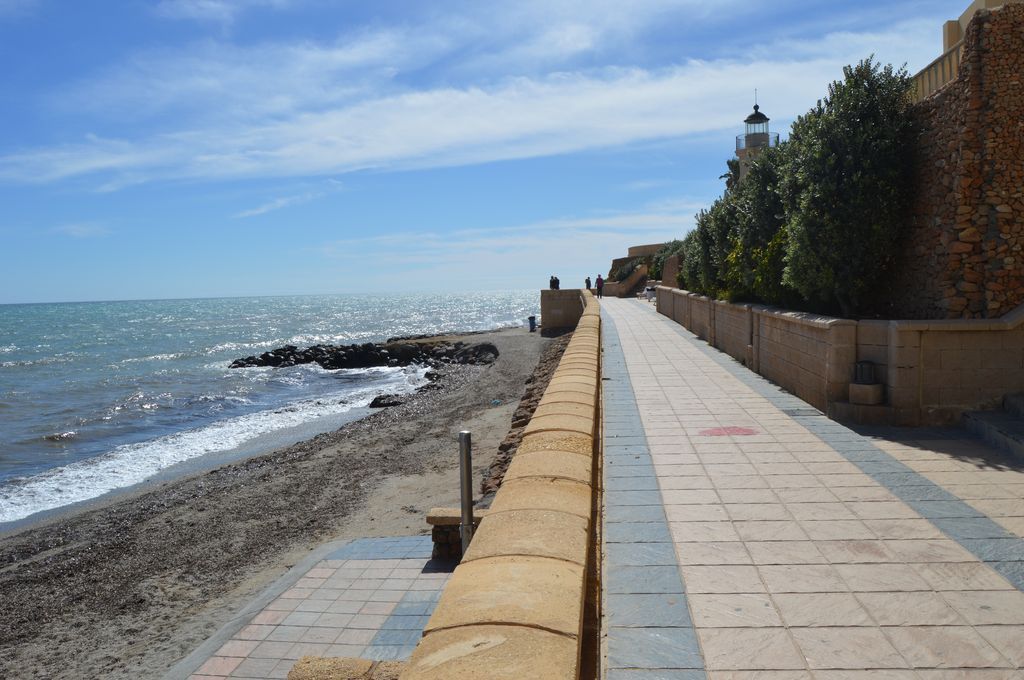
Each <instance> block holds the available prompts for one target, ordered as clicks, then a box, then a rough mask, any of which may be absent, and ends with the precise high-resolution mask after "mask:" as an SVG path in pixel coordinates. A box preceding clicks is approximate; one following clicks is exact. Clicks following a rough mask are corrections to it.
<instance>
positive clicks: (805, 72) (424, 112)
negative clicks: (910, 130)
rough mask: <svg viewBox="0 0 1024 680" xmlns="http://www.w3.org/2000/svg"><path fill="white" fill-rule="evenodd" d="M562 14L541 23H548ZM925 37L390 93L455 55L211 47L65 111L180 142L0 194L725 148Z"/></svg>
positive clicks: (383, 48)
mask: <svg viewBox="0 0 1024 680" xmlns="http://www.w3.org/2000/svg"><path fill="white" fill-rule="evenodd" d="M576 4H577V3H574V2H563V3H561V4H557V5H555V6H554V9H552V10H543V11H547V12H548V14H551V13H552V12H554V13H555V14H556V15H557V16H555V18H556V19H558V18H559V17H561V16H563V15H564V16H569V15H570V14H571V12H569V11H568V10H571V9H572V8H573V7H575V6H576ZM674 4H679V3H670V4H668V5H666V3H659V2H653V1H651V2H644V3H641V5H640V8H639V10H638V12H639V13H640V14H642V15H643V14H644V12H645V11H646V12H647V14H646V15H644V16H647V17H648V18H650V17H652V16H656V15H657V13H658V12H659V11H664V10H665V7H667V6H672V5H674ZM601 6H602V7H603V8H604V9H605V10H607V12H608V16H609V17H616V16H621V15H622V14H623V13H624V12H625V10H624V9H622V8H621V7H620V5H619V4H618V3H612V2H607V3H602V4H601ZM521 12H522V14H523V16H537V15H538V13H542V10H540V9H537V5H536V3H527V4H526V5H525V9H522V10H521ZM531 12H532V14H531ZM596 14H598V13H592V14H590V15H587V16H595V15H596ZM556 24H557V22H556ZM594 30H597V31H598V34H599V33H600V30H603V29H594V28H593V27H591V28H587V29H580V31H579V32H577V33H573V32H572V31H570V33H569V36H568V37H567V38H566V40H565V45H568V47H566V46H564V45H563V46H561V47H559V46H558V45H557V41H555V43H556V47H555V49H556V51H566V50H568V51H572V50H577V49H586V46H587V45H588V44H589V43H592V42H593V40H594V38H593V37H592V34H591V31H594ZM933 32H934V27H933V26H932V25H931V24H927V25H925V24H924V23H922V22H916V21H915V22H909V23H904V24H898V25H895V26H892V27H891V28H889V29H887V30H885V31H881V32H872V33H861V34H854V33H849V32H842V33H836V34H832V35H825V36H822V37H820V38H818V39H816V40H810V41H802V42H795V41H792V40H787V41H785V42H783V43H765V44H761V45H752V46H750V49H749V51H748V52H747V53H745V55H744V58H745V59H747V60H746V61H739V60H734V59H718V60H709V61H700V60H690V61H687V62H685V63H681V64H677V65H674V66H669V67H666V68H660V69H644V68H614V67H610V68H604V69H600V70H587V71H579V70H577V71H564V72H557V71H556V72H549V73H545V74H541V75H537V76H522V77H514V76H513V77H505V78H501V79H498V80H496V81H493V82H488V83H487V84H472V83H469V84H464V85H445V86H435V87H422V88H420V89H410V87H409V86H408V85H406V86H397V85H394V84H392V83H390V75H392V74H393V73H394V72H396V71H400V70H401V69H403V68H411V67H412V65H413V64H414V63H415V62H416V60H417V58H421V57H422V55H424V54H426V55H428V57H427V58H428V59H429V58H434V57H436V58H441V57H442V56H444V55H446V54H449V53H450V51H451V50H452V49H454V48H453V46H452V45H451V44H449V43H448V42H446V39H445V38H443V37H439V36H438V35H435V34H431V33H430V32H427V33H425V34H424V36H425V37H421V38H416V37H415V36H416V35H418V32H417V31H412V30H408V31H407V30H405V29H400V30H399V29H396V30H394V31H383V32H376V33H367V34H363V35H361V36H358V37H353V38H350V39H349V40H348V41H347V42H338V43H337V44H330V45H322V44H313V43H303V44H297V45H269V46H260V47H258V48H244V49H243V48H234V47H229V46H223V45H218V44H213V43H211V44H209V45H206V46H203V47H202V48H201V49H199V50H197V52H196V53H195V54H194V55H191V56H182V55H176V54H166V55H148V57H146V58H143V59H141V60H140V61H139V63H138V64H136V65H134V66H131V67H125V68H124V69H123V70H121V71H118V72H114V73H111V74H108V75H107V76H106V77H105V78H103V79H101V80H100V81H99V82H98V83H95V84H93V85H90V86H86V85H82V86H80V88H78V89H77V90H75V91H73V92H72V94H71V96H70V97H69V101H71V102H72V105H75V106H78V105H82V106H84V105H85V103H86V102H87V101H89V100H90V99H94V100H96V101H98V102H102V103H103V104H102V105H97V107H96V108H97V109H99V108H103V107H104V106H105V107H107V108H108V109H109V108H120V109H127V110H139V109H141V110H143V111H145V110H146V108H147V106H148V107H150V109H151V113H152V114H153V115H156V114H166V113H168V112H170V113H172V114H179V113H181V110H182V109H184V114H183V115H168V116H167V119H169V120H180V121H184V123H183V124H182V125H181V126H180V127H177V128H165V129H163V130H158V131H156V132H152V133H149V134H142V135H138V136H134V137H129V136H126V137H124V138H122V139H109V138H99V137H90V138H86V139H85V140H83V141H81V142H78V143H68V144H64V145H58V146H54V147H44V148H39V149H28V150H25V151H21V152H18V153H13V154H10V155H7V156H5V157H0V178H4V179H7V180H13V181H33V182H48V181H54V180H58V179H61V178H67V177H79V176H94V177H97V178H98V179H99V181H100V183H101V184H102V185H103V186H105V187H107V188H116V187H118V186H122V185H124V184H126V183H134V182H142V181H151V180H155V179H181V178H185V179H229V178H251V177H296V176H318V175H324V174H335V173H345V172H351V171H354V170H359V169H366V168H385V169H402V168H424V167H440V166H451V165H462V164H473V163H486V162H492V161H500V160H508V159H519V158H529V157H536V156H545V155H553V154H563V153H572V152H578V151H584V150H590V149H599V148H608V147H615V146H621V145H629V144H634V143H638V142H649V141H653V140H660V139H666V138H672V137H685V136H692V135H701V134H716V135H722V136H731V135H732V134H734V133H735V132H736V131H737V128H739V125H740V121H741V119H742V116H743V115H744V114H745V113H746V111H747V110H748V108H749V105H750V99H751V93H752V91H753V90H754V88H755V87H756V88H758V89H759V91H760V92H761V103H762V108H763V109H764V110H765V112H767V113H768V114H769V115H770V116H772V119H773V124H774V126H775V129H777V130H779V129H782V127H783V126H784V125H785V123H786V122H788V121H789V120H792V118H793V117H795V116H796V115H798V114H800V113H803V112H804V111H806V110H807V109H808V108H809V107H810V106H811V105H812V104H813V102H814V101H815V100H816V99H817V98H819V97H820V96H822V95H823V94H824V92H825V87H826V85H827V83H828V82H829V81H831V80H833V79H835V78H838V77H840V76H841V70H840V69H841V66H842V65H844V64H846V63H851V62H854V61H856V60H858V59H861V58H863V57H864V56H866V55H867V54H869V53H871V52H875V53H876V54H878V56H879V58H880V59H882V60H893V59H894V55H893V54H890V53H889V52H893V53H897V52H898V56H900V57H902V58H901V59H900V61H903V60H906V61H910V62H911V63H912V64H913V63H917V62H922V61H923V63H927V61H928V60H930V59H931V58H932V56H933V55H931V54H930V51H931V43H932V40H931V38H932V37H933V36H932V35H931V34H932V33H933ZM540 35H543V32H541V33H540ZM751 55H752V56H751ZM922 55H927V56H922ZM366 73H372V74H373V75H371V76H368V77H365V74H366ZM180 102H185V104H181V103H180ZM164 125H165V126H166V125H169V124H168V123H166V122H165V123H164Z"/></svg>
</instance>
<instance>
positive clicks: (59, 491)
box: [0, 367, 426, 523]
mask: <svg viewBox="0 0 1024 680" xmlns="http://www.w3.org/2000/svg"><path fill="white" fill-rule="evenodd" d="M353 373H354V374H355V372H353ZM361 373H372V374H373V375H374V378H375V379H374V381H373V384H372V385H367V386H364V387H356V388H355V389H353V390H351V391H348V392H346V393H345V395H344V401H343V402H340V403H339V401H338V399H337V398H332V399H330V400H326V398H321V399H317V400H304V401H298V402H294V403H291V404H289V405H287V406H283V407H278V408H275V409H272V410H268V411H260V412H257V413H251V414H248V415H244V416H238V417H235V418H230V419H227V420H223V421H219V422H216V423H213V424H211V425H209V426H206V427H202V428H198V429H195V430H187V431H184V432H178V433H175V434H172V435H168V436H165V437H160V438H158V439H154V440H152V441H148V442H142V443H139V444H130V445H125V446H119V447H118V448H116V449H114V450H113V451H111V452H110V453H107V454H105V455H102V456H97V457H95V458H90V459H87V460H83V461H79V462H77V463H72V464H71V465H67V466H64V467H59V468H54V469H52V470H48V471H46V472H43V473H41V474H38V475H35V476H32V477H28V478H23V479H18V480H12V481H11V482H10V483H8V484H6V485H4V486H2V487H0V523H2V522H12V521H15V520H19V519H23V518H25V517H28V516H30V515H33V514H35V513H37V512H42V511H44V510H52V509H54V508H59V507H62V506H65V505H69V504H71V503H77V502H79V501H85V500H89V499H91V498H96V497H97V496H101V495H103V494H104V493H107V492H109V491H113V490H115V489H121V488H124V487H128V486H131V485H133V484H138V483H139V482H143V481H145V480H147V479H149V478H150V477H153V476H154V475H156V474H157V473H159V472H160V471H161V470H164V469H166V468H168V467H170V466H172V465H174V464H176V463H181V462H183V461H187V460H191V459H194V458H198V457H200V456H203V455H207V454H211V453H218V452H222V451H229V450H231V449H234V448H237V447H239V446H243V445H245V444H246V443H248V442H251V441H252V440H254V439H256V438H257V437H260V436H261V435H266V434H268V433H271V432H274V431H276V430H281V429H284V428H288V427H294V426H296V425H302V424H303V423H307V422H310V421H312V420H316V419H318V418H321V417H323V416H328V415H337V414H340V413H344V412H347V411H350V410H351V409H353V408H358V407H361V406H366V405H368V404H369V403H370V401H372V400H373V398H374V397H375V396H377V395H379V394H384V393H389V394H403V393H409V392H412V391H413V390H415V389H416V388H417V387H418V386H420V385H422V384H423V383H424V382H425V378H424V375H425V373H426V369H421V368H415V367H409V368H405V369H402V368H377V369H367V370H365V371H361Z"/></svg>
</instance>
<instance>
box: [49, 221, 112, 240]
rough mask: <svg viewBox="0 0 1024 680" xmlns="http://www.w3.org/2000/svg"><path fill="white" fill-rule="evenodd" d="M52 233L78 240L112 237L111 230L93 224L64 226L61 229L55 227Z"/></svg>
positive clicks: (83, 223) (82, 223) (80, 223)
mask: <svg viewBox="0 0 1024 680" xmlns="http://www.w3.org/2000/svg"><path fill="white" fill-rule="evenodd" d="M52 231H53V232H54V233H56V234H62V235H64V236H70V237H71V238H76V239H91V238H103V237H106V236H110V234H111V231H110V229H108V228H107V227H105V226H103V225H101V224H95V223H92V222H77V223H74V224H62V225H60V226H59V227H54V228H53V229H52Z"/></svg>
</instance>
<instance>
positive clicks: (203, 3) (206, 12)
mask: <svg viewBox="0 0 1024 680" xmlns="http://www.w3.org/2000/svg"><path fill="white" fill-rule="evenodd" d="M289 4H291V2H290V1H289V0H160V3H159V4H158V5H157V6H156V12H157V14H158V15H160V16H163V17H166V18H168V19H192V20H195V21H209V22H214V23H219V24H229V23H231V22H233V21H234V20H235V18H236V17H237V16H238V15H239V14H241V13H242V12H245V11H246V10H249V9H253V8H256V7H275V8H282V7H286V6H288V5H289Z"/></svg>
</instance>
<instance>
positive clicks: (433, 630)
mask: <svg viewBox="0 0 1024 680" xmlns="http://www.w3.org/2000/svg"><path fill="white" fill-rule="evenodd" d="M579 295H580V296H581V297H582V302H581V305H583V306H584V307H585V310H584V311H583V314H582V317H581V318H580V320H579V323H578V325H577V326H576V331H575V333H574V334H573V338H572V340H571V341H570V342H569V346H568V348H567V349H566V350H565V353H564V354H563V355H562V360H561V362H560V363H559V365H558V369H557V370H556V371H555V375H554V377H553V378H552V380H551V383H550V385H549V386H548V389H547V391H546V392H545V393H544V397H543V398H542V399H541V401H540V404H539V405H538V407H537V410H536V412H535V413H534V416H533V418H532V419H531V420H530V423H529V425H527V426H526V429H525V433H524V436H523V441H522V444H520V446H519V450H518V452H517V453H516V456H515V458H513V460H512V464H511V466H510V467H509V470H508V472H507V474H506V475H505V482H504V484H503V485H502V487H501V489H500V490H499V491H498V493H497V495H496V496H495V498H494V502H493V503H492V505H491V509H490V511H489V513H488V514H487V516H486V517H485V518H484V519H483V520H482V521H481V523H480V529H479V531H478V532H477V533H476V534H475V535H474V537H473V542H472V544H471V545H470V548H469V550H468V551H467V553H466V555H465V557H464V558H463V560H462V562H461V564H459V566H458V567H457V568H456V570H455V573H454V574H453V575H452V578H451V581H450V582H449V584H448V586H447V587H446V588H445V590H444V593H443V595H442V596H441V600H440V602H439V603H438V605H437V608H436V609H435V611H434V614H433V615H432V616H431V617H430V621H429V622H428V623H427V626H426V628H425V629H424V631H423V638H422V639H421V640H420V643H419V645H418V646H417V647H416V650H415V651H414V652H413V655H412V658H411V659H410V661H409V666H408V668H407V670H406V671H405V672H404V673H403V674H402V676H401V677H402V678H403V680H442V679H444V680H461V679H468V678H493V679H495V680H500V679H505V678H507V679H509V680H512V679H516V680H518V679H521V678H535V679H538V680H543V679H547V678H550V679H552V680H554V679H555V678H557V679H559V680H564V679H572V678H578V677H579V671H580V654H581V646H582V640H583V622H584V604H585V598H586V594H587V574H588V570H589V569H590V568H592V567H593V565H592V564H590V558H589V555H590V550H589V546H590V541H591V535H592V532H593V531H594V527H593V507H594V504H593V492H594V484H595V479H596V477H595V474H594V469H595V452H596V450H597V448H598V439H597V437H598V431H597V424H598V419H597V417H598V404H599V389H600V356H601V354H600V352H601V335H600V334H601V317H600V311H599V308H598V303H597V301H596V300H595V299H594V298H593V296H592V295H591V294H590V293H589V292H588V291H581V292H579Z"/></svg>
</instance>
